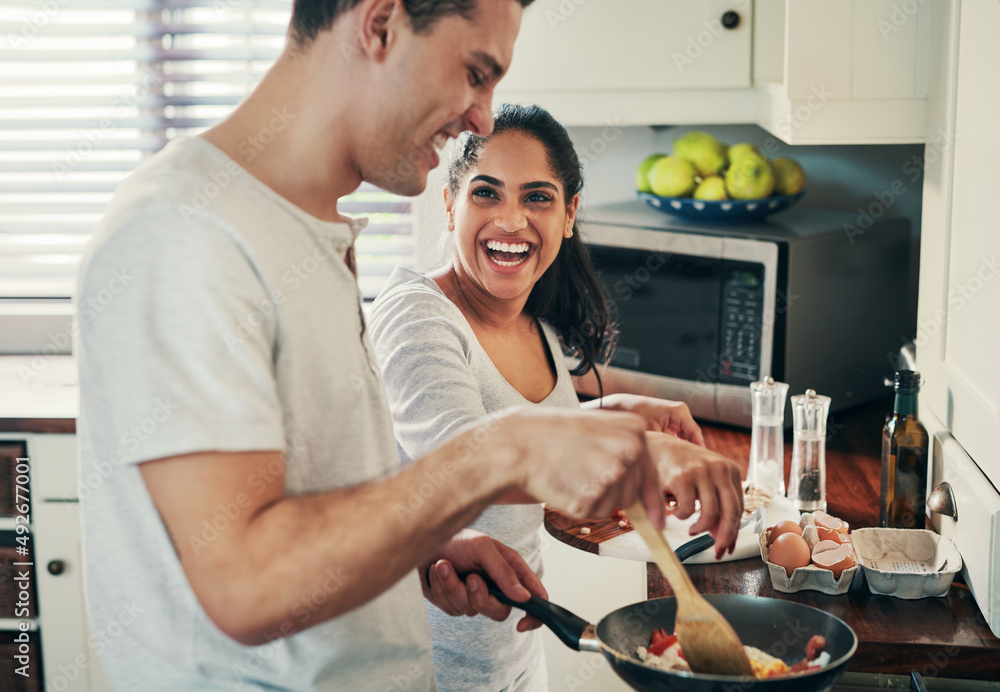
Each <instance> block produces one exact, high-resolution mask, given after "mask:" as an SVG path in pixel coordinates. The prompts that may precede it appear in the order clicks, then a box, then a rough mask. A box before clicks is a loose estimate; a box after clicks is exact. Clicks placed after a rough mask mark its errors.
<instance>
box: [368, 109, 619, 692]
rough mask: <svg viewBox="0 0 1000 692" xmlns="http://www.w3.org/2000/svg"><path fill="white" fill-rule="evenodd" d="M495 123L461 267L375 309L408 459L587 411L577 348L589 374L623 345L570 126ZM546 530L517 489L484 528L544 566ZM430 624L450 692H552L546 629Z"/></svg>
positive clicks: (463, 168)
mask: <svg viewBox="0 0 1000 692" xmlns="http://www.w3.org/2000/svg"><path fill="white" fill-rule="evenodd" d="M494 116H495V119H496V124H495V130H494V132H493V134H492V135H491V136H489V137H478V136H475V135H467V136H465V137H464V138H463V139H461V140H460V141H459V142H458V147H457V151H456V155H455V158H454V159H453V161H452V163H451V167H450V170H449V183H448V185H447V186H446V188H445V190H444V197H445V205H446V212H447V225H448V230H449V232H450V233H451V234H453V236H454V240H455V243H454V245H455V250H454V254H453V257H452V260H451V263H450V264H449V265H448V266H447V267H446V268H444V269H443V270H441V271H439V272H437V273H435V274H434V275H432V276H422V275H420V274H417V273H416V272H413V271H410V270H406V269H401V270H397V271H396V273H395V274H394V275H393V277H392V278H390V281H389V284H388V286H387V287H386V289H385V290H384V291H383V293H382V294H381V295H380V296H379V298H378V299H377V300H376V302H375V304H374V306H373V308H372V315H371V329H372V338H373V341H374V343H375V347H376V352H377V355H378V357H379V360H380V362H381V363H382V366H383V369H384V377H385V382H386V389H387V393H388V397H389V405H390V409H391V411H392V414H393V422H394V426H395V432H396V437H397V442H398V443H399V446H400V455H401V457H402V461H403V463H408V462H409V461H410V460H411V459H416V458H419V456H420V455H422V454H423V453H425V451H427V450H429V449H431V448H433V447H435V446H437V445H438V444H440V442H441V441H443V440H444V439H446V438H447V437H449V436H450V435H451V434H452V433H453V432H454V431H455V430H456V429H457V428H459V427H461V426H462V425H464V424H465V423H467V422H469V421H472V420H475V419H477V418H481V417H483V416H485V415H487V414H489V413H492V412H495V411H499V410H502V409H505V408H508V407H510V406H519V405H521V406H523V405H542V406H546V407H553V406H554V407H561V408H569V409H578V408H579V407H580V404H579V401H578V399H577V396H576V392H575V390H574V386H573V382H572V378H571V377H570V371H569V370H568V369H567V367H566V365H565V364H564V362H563V352H564V347H565V350H572V351H573V352H575V353H576V354H577V355H578V356H580V359H581V365H580V367H579V368H578V371H580V372H586V371H587V370H589V369H590V368H592V367H593V365H594V364H595V362H596V361H597V360H598V358H599V354H600V352H601V351H602V349H604V348H606V347H607V345H608V342H609V341H610V339H611V335H612V329H611V326H610V324H609V320H608V313H607V309H606V305H605V303H604V299H603V295H602V293H601V290H600V288H599V286H598V284H597V283H596V281H595V278H594V275H593V271H592V269H591V268H590V264H589V262H588V260H587V256H586V251H585V249H584V248H583V246H582V244H581V243H580V239H579V237H578V236H577V235H576V233H575V227H576V211H577V208H578V205H579V191H580V189H581V188H582V185H583V181H582V177H581V172H580V163H579V160H578V159H577V156H576V153H575V151H574V148H573V145H572V142H571V141H570V139H569V136H568V134H567V133H566V130H565V129H564V128H563V127H562V126H561V125H560V124H559V123H557V122H556V121H555V120H554V119H553V118H552V116H551V115H549V114H548V113H547V112H545V111H543V110H541V109H539V108H524V107H519V106H502V107H500V108H498V109H497V111H496V112H495V114H494ZM541 522H542V508H541V506H540V505H539V504H538V503H537V501H535V500H534V498H531V497H527V496H525V495H523V494H513V493H508V494H507V495H505V496H503V497H501V498H498V504H495V505H493V506H492V507H490V508H489V509H488V510H486V512H485V513H484V514H483V515H482V517H480V519H479V520H477V521H476V523H475V524H473V527H474V528H476V529H478V530H481V531H484V532H486V533H488V534H490V535H491V536H493V537H494V538H497V539H498V540H500V541H501V542H503V543H505V544H507V545H509V546H511V547H512V548H514V549H516V550H517V551H518V552H519V553H520V554H521V555H522V557H524V558H525V560H526V561H527V562H528V564H529V565H530V566H531V567H532V568H533V569H535V570H536V571H537V570H540V569H541V551H540V546H539V539H538V529H539V527H540V526H541ZM432 571H433V570H432ZM431 578H432V579H434V578H435V577H434V575H433V574H432V575H431ZM428 616H429V619H430V621H431V630H432V634H433V639H434V656H435V669H436V672H437V676H438V681H439V684H440V686H441V688H442V689H447V690H483V689H492V690H501V689H504V690H510V691H511V692H513V691H514V690H517V691H525V690H532V691H533V690H544V689H547V681H546V673H545V665H544V660H543V657H542V650H541V641H540V638H539V635H538V633H537V632H531V633H523V632H518V631H517V627H516V623H515V621H513V620H511V621H507V622H493V621H490V620H487V619H486V618H481V617H477V618H475V619H473V620H458V619H456V618H452V617H448V616H446V615H445V614H444V613H443V612H442V611H441V610H439V609H437V608H436V607H434V606H429V607H428Z"/></svg>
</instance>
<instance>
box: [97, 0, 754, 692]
mask: <svg viewBox="0 0 1000 692" xmlns="http://www.w3.org/2000/svg"><path fill="white" fill-rule="evenodd" d="M529 2H530V0H520V1H519V0H478V2H477V1H476V0H409V1H407V2H402V1H401V0H326V1H324V0H298V2H296V4H295V8H294V11H293V20H292V25H291V28H290V31H289V42H288V47H287V48H286V50H285V51H284V52H283V54H282V55H281V57H280V58H279V59H278V60H277V61H276V63H275V65H274V66H273V67H272V69H271V70H270V71H269V72H268V74H267V75H266V76H265V77H264V78H263V80H262V81H261V84H260V85H259V87H258V88H257V89H256V91H255V92H254V93H253V94H251V95H250V96H249V97H248V98H247V100H246V101H245V102H244V103H243V104H242V105H241V106H240V107H239V108H238V109H237V110H236V111H234V113H233V114H232V116H231V117H230V118H228V119H227V120H226V121H225V122H223V123H221V124H220V125H219V126H217V127H215V128H214V129H212V130H210V131H209V132H207V133H206V134H205V135H204V136H202V137H200V138H194V139H188V140H181V141H177V142H174V143H172V144H171V145H169V146H168V147H167V148H166V149H165V150H164V151H163V152H161V153H160V154H159V155H157V156H156V157H155V158H154V159H153V160H152V161H150V162H149V163H147V164H146V165H144V166H143V167H142V168H140V169H139V170H138V171H137V172H136V173H135V174H134V175H133V176H132V177H131V178H130V179H129V180H128V181H126V182H125V183H123V184H122V186H121V188H120V189H119V191H118V192H117V194H116V196H115V199H114V200H113V202H112V203H111V205H110V206H109V208H108V211H107V214H106V216H105V218H104V220H103V221H102V223H101V225H100V228H99V229H98V232H97V234H96V237H95V239H94V241H93V242H92V244H91V246H90V247H89V248H88V251H87V254H86V257H85V259H84V265H83V269H82V271H81V277H80V283H79V291H78V296H79V299H80V301H81V303H83V302H84V301H85V300H86V299H87V297H88V296H93V295H97V294H100V293H101V292H102V291H106V290H107V287H108V286H109V285H110V282H113V281H118V282H119V283H121V281H120V279H119V277H122V276H127V277H128V282H127V283H126V284H125V287H124V288H123V289H122V290H120V291H117V292H115V293H114V297H113V300H111V301H110V302H109V303H107V305H106V306H105V307H104V308H103V309H102V311H101V312H100V313H97V314H93V315H84V314H82V313H81V318H80V341H79V344H78V348H77V353H78V356H79V361H80V377H81V412H80V419H79V429H78V434H79V443H80V456H81V469H80V470H81V476H82V477H85V476H87V475H89V474H93V473H95V472H96V473H99V474H100V475H103V476H104V477H105V480H104V482H103V484H102V485H101V486H100V487H99V488H98V489H97V490H95V491H94V492H92V493H91V494H90V495H89V496H87V497H85V498H84V501H83V519H84V538H85V558H86V570H87V595H88V605H89V609H90V614H91V619H92V624H93V626H94V629H95V631H96V632H110V631H111V630H112V629H113V627H112V625H113V624H114V623H116V622H117V623H118V624H119V626H118V627H117V628H114V629H115V631H116V632H118V634H117V635H116V636H114V637H110V636H109V637H103V638H102V639H101V640H100V642H99V644H100V645H101V650H102V657H103V661H104V664H105V667H106V669H107V670H108V673H109V676H110V677H111V679H112V681H113V682H114V684H115V685H116V687H117V688H119V689H123V690H133V689H142V690H233V689H268V690H279V689H280V690H334V689H336V690H352V691H354V690H378V691H379V692H381V691H382V690H386V689H391V690H396V689H398V690H403V689H406V690H430V689H434V678H433V671H432V670H431V663H430V661H431V658H430V652H429V636H428V632H427V625H426V620H425V618H424V615H423V606H422V603H421V587H422V588H423V591H424V595H425V596H426V597H427V598H429V599H431V600H432V601H433V602H434V603H436V604H438V605H439V606H440V607H442V608H443V609H445V610H447V611H448V612H453V613H456V614H458V613H466V614H473V613H477V612H478V613H484V614H486V615H489V616H490V617H494V618H497V619H500V618H503V617H506V615H507V614H508V613H509V609H507V608H503V607H501V606H500V605H499V604H498V603H497V602H496V601H495V600H493V599H490V598H489V597H488V596H487V595H486V593H485V588H484V585H483V582H482V581H481V580H480V579H479V578H478V577H476V576H470V577H468V579H467V580H466V581H465V582H464V583H463V581H461V580H460V579H459V578H458V575H457V574H456V572H462V573H464V572H469V571H473V570H481V571H485V572H487V573H489V574H490V575H491V576H492V577H493V578H494V579H495V580H496V581H497V582H498V583H499V584H500V585H501V588H503V590H504V591H505V592H506V593H508V594H509V595H510V596H511V597H512V598H515V599H517V600H526V599H527V598H528V595H529V591H530V592H534V593H539V594H544V589H543V588H542V587H541V584H540V583H539V582H538V579H537V577H535V575H533V574H532V573H531V572H530V570H528V569H527V568H526V566H525V565H524V563H523V561H522V560H520V558H519V557H518V556H517V555H516V553H514V551H512V550H510V549H508V548H506V547H505V546H502V545H500V544H497V543H496V542H494V541H492V540H490V539H487V538H485V537H483V536H474V535H470V534H469V533H468V532H462V533H458V535H457V536H456V532H460V531H461V529H462V527H463V526H465V525H467V524H468V523H469V522H470V521H471V520H472V519H473V518H474V517H475V516H476V515H477V514H478V513H479V512H481V511H482V510H483V509H484V508H485V507H486V506H487V505H489V504H490V502H491V501H492V500H493V499H495V498H496V497H497V496H498V495H499V494H501V493H503V492H506V491H508V490H511V489H514V488H518V489H521V490H523V491H525V492H528V493H530V494H532V495H533V496H535V497H538V498H539V499H541V500H545V501H547V502H548V503H550V505H552V506H554V507H557V508H560V509H563V510H566V511H568V512H571V513H574V514H576V515H604V514H608V513H610V511H611V509H612V508H613V507H615V506H621V505H626V504H628V503H630V502H632V501H633V500H635V499H636V498H641V499H642V500H643V502H644V504H645V506H646V508H647V510H648V512H649V513H650V515H651V517H652V518H653V520H654V522H655V523H657V524H660V525H662V523H663V508H662V501H661V500H660V495H659V494H660V488H659V480H658V477H657V472H656V469H655V467H654V466H653V463H652V461H651V458H650V455H649V450H648V448H647V446H646V442H645V438H644V435H643V429H644V428H645V424H644V422H643V420H642V419H641V418H640V417H638V416H633V415H631V414H625V413H601V412H590V413H582V412H581V413H577V414H573V415H570V414H565V413H563V414H558V413H545V414H541V413H533V414H530V415H528V414H526V413H524V412H521V411H513V412H511V413H509V414H508V415H505V416H501V417H497V418H494V419H490V420H486V421H482V422H480V423H478V424H477V425H475V426H474V427H473V428H471V429H469V430H466V431H464V432H462V433H460V434H459V435H458V436H456V437H455V438H453V439H452V440H451V441H450V442H448V443H446V444H445V445H444V446H443V447H442V448H440V449H439V450H437V451H436V452H434V453H432V454H430V455H428V456H427V457H425V458H424V459H421V460H418V461H417V462H415V463H414V464H413V465H412V466H410V467H408V468H407V469H406V470H403V471H397V468H396V466H397V465H396V449H395V443H394V438H393V435H392V431H391V429H390V420H389V415H388V411H387V408H386V403H385V398H384V394H383V391H382V383H381V380H380V377H379V374H378V368H377V365H376V363H375V362H374V360H373V358H372V355H371V347H370V342H369V340H368V336H367V334H366V330H365V324H364V319H363V316H362V314H361V301H360V296H359V293H358V290H357V284H356V277H355V275H354V261H353V250H352V243H353V240H354V238H355V236H356V235H357V233H358V232H359V231H360V230H361V227H363V225H364V224H363V223H361V222H358V221H356V220H351V219H346V218H344V217H342V216H341V215H340V214H339V213H338V211H337V200H338V199H339V198H340V197H342V196H344V195H346V194H348V193H350V192H351V191H353V190H354V189H355V188H356V187H357V186H358V184H359V183H360V182H361V181H363V180H367V181H370V182H372V183H375V184H376V185H379V186H381V187H384V188H386V189H389V190H392V191H394V192H398V193H401V194H408V195H412V194H416V193H418V192H420V191H421V190H422V189H423V187H424V185H425V182H426V175H427V171H428V170H429V169H431V168H433V167H434V166H436V165H437V164H438V155H437V153H436V150H437V149H439V148H440V147H441V146H442V145H443V144H444V143H445V142H446V141H447V139H448V138H451V137H455V136H457V135H458V134H459V133H460V132H461V131H463V130H465V129H469V130H472V131H474V132H477V133H488V132H489V131H490V130H491V129H492V118H491V115H490V105H491V104H490V100H491V96H492V91H493V88H494V86H495V84H496V82H497V81H498V80H499V78H500V77H501V76H502V75H503V73H504V71H505V70H506V68H507V66H508V65H509V63H510V59H511V51H512V47H513V43H514V38H515V36H516V34H517V31H518V27H519V23H520V15H521V8H522V5H527V4H528V3H529ZM205 200H207V204H206V203H205ZM199 201H200V203H198V202H199ZM117 285H118V284H116V286H117ZM102 305H104V303H102ZM708 455H709V453H707V452H705V453H704V455H703V456H702V457H700V458H698V459H696V460H695V461H693V462H691V464H690V467H691V469H692V471H691V475H692V479H693V480H692V481H691V482H692V483H694V484H697V483H698V482H699V481H698V480H697V479H698V478H701V479H702V480H704V478H707V477H708V476H709V475H711V474H719V473H721V474H722V476H720V477H724V476H726V474H727V473H729V474H730V477H728V478H727V479H726V481H725V482H723V483H720V484H718V499H717V500H716V499H714V498H715V493H716V490H715V489H713V490H711V494H712V495H713V500H712V501H711V502H714V503H715V505H714V506H715V507H717V508H718V509H717V510H713V512H714V513H710V516H708V517H706V519H705V521H706V522H707V523H708V524H709V525H713V526H714V530H715V531H716V532H717V535H718V538H719V539H720V544H722V545H727V544H728V541H730V540H731V539H732V538H733V537H734V536H735V533H734V531H733V527H732V525H733V521H734V516H735V515H737V514H738V511H739V507H738V506H737V505H738V504H739V502H738V501H737V500H736V499H733V497H732V495H733V490H732V486H733V485H734V481H733V479H732V477H731V475H732V474H731V471H732V469H731V468H730V467H729V466H727V462H724V461H721V460H720V458H709V456H708ZM692 458H694V457H692ZM737 480H738V479H737ZM687 495H689V496H690V497H689V499H691V502H692V504H693V497H694V493H693V491H692V492H690V493H687ZM453 537H454V538H453ZM431 567H433V569H431ZM414 568H417V569H414ZM418 573H420V574H424V573H426V574H427V577H428V580H429V581H427V582H424V581H422V580H421V579H420V578H419V577H418ZM125 609H127V611H128V613H129V616H128V618H127V624H123V623H124V622H125V620H123V619H122V618H121V613H122V612H123V610H125ZM536 624H537V623H534V622H533V621H526V622H525V624H524V625H523V626H524V627H531V626H535V625H536Z"/></svg>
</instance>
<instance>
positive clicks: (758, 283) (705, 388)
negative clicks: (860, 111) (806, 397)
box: [580, 201, 915, 427]
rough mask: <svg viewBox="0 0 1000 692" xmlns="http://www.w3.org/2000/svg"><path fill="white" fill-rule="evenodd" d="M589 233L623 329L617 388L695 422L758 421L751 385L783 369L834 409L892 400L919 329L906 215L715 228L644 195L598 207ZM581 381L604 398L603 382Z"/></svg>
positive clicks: (794, 217)
mask: <svg viewBox="0 0 1000 692" xmlns="http://www.w3.org/2000/svg"><path fill="white" fill-rule="evenodd" d="M580 232H581V237H582V239H583V241H584V242H585V243H586V244H587V247H588V249H589V251H590V255H591V259H592V261H593V263H594V265H595V268H596V269H597V272H598V274H599V276H600V278H601V281H602V283H603V284H604V288H605V290H606V292H607V296H608V300H609V307H610V310H611V313H612V316H613V318H614V320H615V321H616V322H617V323H618V328H619V338H618V344H617V347H616V349H615V350H614V352H613V353H612V356H611V358H610V360H609V362H608V363H606V364H605V365H603V366H601V367H600V373H601V378H602V383H603V386H604V391H605V393H612V392H620V391H625V392H633V393H639V394H649V395H652V396H659V397H663V398H668V399H675V400H680V401H685V402H686V403H687V404H688V406H689V407H690V409H691V412H692V414H693V415H694V416H695V417H696V418H699V419H702V420H708V421H716V422H721V423H729V424H733V425H737V426H743V427H749V426H750V422H751V412H752V411H751V404H750V389H749V384H750V383H751V382H754V381H756V380H760V379H762V378H764V377H768V376H771V377H773V378H774V379H775V380H778V381H781V382H787V383H788V384H789V387H790V389H789V395H792V394H802V393H804V392H805V391H806V390H807V389H814V390H815V391H816V392H817V393H819V394H824V395H827V396H829V397H831V399H832V401H831V410H832V411H836V410H840V409H845V408H848V407H850V406H853V405H855V404H859V403H862V402H865V401H869V400H871V399H873V398H876V397H878V396H884V395H885V392H886V389H885V384H884V378H885V377H886V376H889V375H891V374H892V372H893V370H894V368H895V364H896V354H898V353H899V349H900V347H901V346H902V345H903V344H904V343H905V342H907V341H908V340H911V339H912V338H913V335H914V333H915V315H914V313H915V310H913V309H912V308H913V307H914V306H913V305H912V303H913V301H912V300H910V299H909V298H908V295H909V293H910V291H908V286H909V280H910V276H909V267H910V224H909V221H908V220H906V219H899V218H897V219H881V220H878V221H876V222H873V223H871V224H869V225H868V227H867V228H865V229H861V228H860V227H859V226H858V219H857V217H856V215H854V214H850V213H846V212H842V211H835V210H825V209H818V208H808V207H796V208H795V209H791V210H789V211H786V212H784V213H781V214H778V215H776V216H774V217H772V218H771V219H768V220H765V221H759V222H754V223H750V224H739V225H737V224H733V223H703V222H692V221H688V220H685V219H681V218H679V217H674V216H671V215H668V214H665V213H663V212H660V211H657V210H655V209H652V208H649V207H647V206H646V205H645V204H643V203H642V202H640V201H635V202H621V203H615V204H609V205H602V206H595V207H591V208H590V209H588V210H587V212H586V214H585V216H582V217H581V223H580ZM581 385H582V386H583V388H584V390H585V392H586V393H588V394H592V395H596V394H597V392H596V391H590V390H591V389H596V386H595V380H594V378H585V381H584V382H582V383H581ZM785 424H786V425H790V424H791V416H790V415H786V416H785Z"/></svg>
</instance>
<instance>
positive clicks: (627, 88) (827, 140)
mask: <svg viewBox="0 0 1000 692" xmlns="http://www.w3.org/2000/svg"><path fill="white" fill-rule="evenodd" d="M942 1H943V0H851V1H849V2H834V3H831V2H827V1H824V0H752V1H751V0H701V1H700V2H691V1H690V0H669V1H668V0H622V1H621V2H593V1H590V0H538V2H535V3H534V4H533V5H531V6H530V7H529V8H528V9H527V10H526V11H525V13H524V16H523V19H522V25H521V32H520V34H519V36H518V39H517V44H516V46H515V50H514V59H513V62H512V64H511V68H510V71H509V73H508V74H507V76H506V77H504V79H503V80H502V81H501V82H500V85H499V86H498V88H497V91H496V95H495V101H496V102H497V103H502V102H505V101H510V102H516V103H537V104H539V105H541V106H543V107H545V108H547V109H548V110H550V111H551V112H552V113H553V114H554V115H555V116H556V117H557V118H559V119H560V120H561V121H562V122H563V123H564V124H566V125H571V126H572V125H576V126H608V125H613V126H623V125H682V124H696V125H697V124H720V123H756V124H758V125H760V126H761V127H763V128H765V129H766V130H769V131H770V132H771V133H772V134H774V135H776V136H777V137H779V138H781V139H783V140H784V141H786V142H788V143H789V144H872V143H906V142H922V141H925V139H926V137H927V73H928V69H929V45H930V42H931V40H932V38H933V33H934V26H933V25H932V22H931V21H930V18H929V17H930V6H931V5H933V4H934V3H939V2H942ZM727 12H734V13H736V14H737V15H738V16H739V20H740V21H739V24H738V25H737V26H735V27H734V28H732V29H726V28H724V26H723V23H722V17H723V15H725V14H726V13H727Z"/></svg>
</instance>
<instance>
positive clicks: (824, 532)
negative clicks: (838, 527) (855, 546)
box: [816, 524, 848, 543]
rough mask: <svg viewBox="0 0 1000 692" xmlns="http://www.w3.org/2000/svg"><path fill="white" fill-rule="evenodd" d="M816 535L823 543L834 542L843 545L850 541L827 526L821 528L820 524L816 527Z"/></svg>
mask: <svg viewBox="0 0 1000 692" xmlns="http://www.w3.org/2000/svg"><path fill="white" fill-rule="evenodd" d="M816 535H817V536H819V540H821V541H833V542H834V543H843V542H844V541H846V540H848V539H847V537H846V536H844V535H843V534H842V533H840V532H839V531H835V530H833V529H830V528H827V527H825V526H820V525H819V524H817V525H816Z"/></svg>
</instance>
